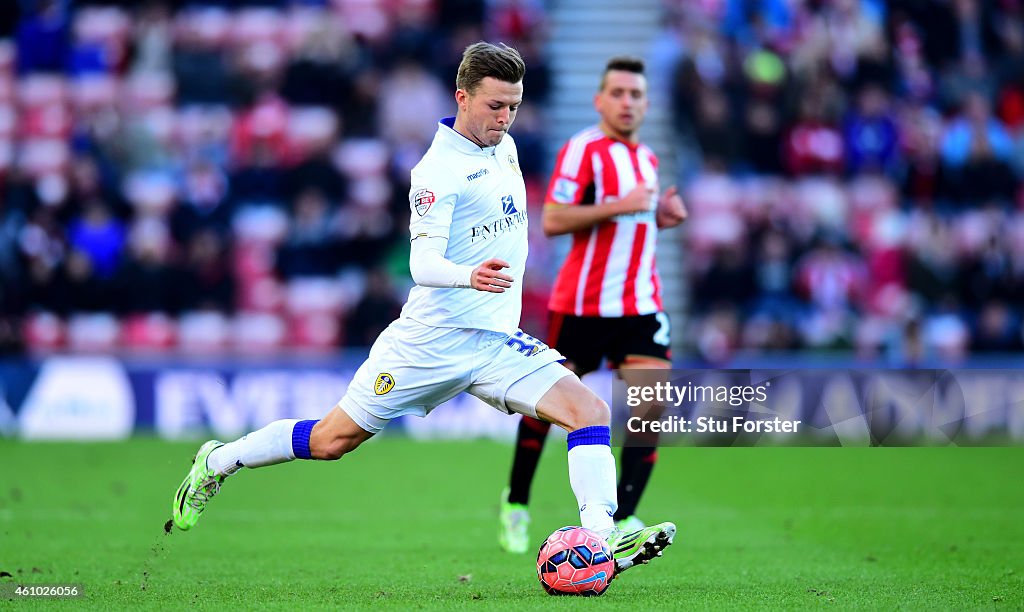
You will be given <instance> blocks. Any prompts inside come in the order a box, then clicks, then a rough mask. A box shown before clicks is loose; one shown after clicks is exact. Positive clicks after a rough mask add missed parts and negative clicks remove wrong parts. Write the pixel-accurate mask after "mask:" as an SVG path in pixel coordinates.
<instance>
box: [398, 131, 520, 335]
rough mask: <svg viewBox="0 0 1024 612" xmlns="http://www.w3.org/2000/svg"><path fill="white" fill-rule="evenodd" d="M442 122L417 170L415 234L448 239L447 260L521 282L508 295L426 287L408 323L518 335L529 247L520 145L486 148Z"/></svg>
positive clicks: (410, 304) (415, 297) (412, 200)
mask: <svg viewBox="0 0 1024 612" xmlns="http://www.w3.org/2000/svg"><path fill="white" fill-rule="evenodd" d="M454 123H455V118H454V117H448V118H445V119H442V120H441V121H440V122H439V124H438V126H437V133H436V134H435V135H434V141H433V142H432V143H431V145H430V148H429V149H428V150H427V152H426V154H424V156H423V159H421V160H420V162H419V163H418V164H416V167H415V168H413V169H412V186H411V188H410V190H409V207H410V208H411V210H412V212H411V214H410V220H409V231H410V233H411V235H412V240H416V239H417V238H419V237H421V236H430V237H442V238H447V239H448V248H447V250H446V251H445V258H447V259H448V260H449V261H451V262H452V263H456V264H460V265H469V266H473V267H476V266H478V265H480V264H481V263H483V262H484V261H486V260H488V259H491V258H498V259H502V260H504V261H506V262H508V264H509V265H510V266H511V267H510V268H506V269H505V270H503V272H505V273H506V274H508V275H510V276H512V277H513V278H514V279H515V280H514V281H513V282H512V287H511V288H510V289H506V290H505V292H504V293H488V292H484V291H476V290H475V289H469V288H457V289H450V288H436V287H421V286H419V285H417V286H415V287H413V288H412V290H411V291H410V292H409V300H408V301H407V302H406V304H405V307H404V308H402V317H403V318H409V319H412V320H414V321H418V322H420V323H422V324H424V325H431V326H434V327H458V328H465V329H486V330H491V331H496V332H501V333H506V334H511V333H513V332H515V331H516V330H517V329H518V328H519V317H520V315H521V313H522V308H523V272H524V271H525V268H526V256H527V252H528V251H529V245H528V243H527V222H528V219H527V214H526V185H525V184H524V183H523V174H522V171H521V170H520V169H519V155H518V153H517V151H516V144H515V141H514V140H513V139H512V137H511V136H509V135H507V134H506V135H505V137H504V138H502V139H501V142H500V143H498V145H497V146H494V147H485V148H480V146H479V145H477V144H476V143H474V142H473V141H471V140H469V139H468V138H466V137H465V136H463V135H462V134H459V133H458V132H456V131H455V130H454V129H453V127H452V126H453V125H454Z"/></svg>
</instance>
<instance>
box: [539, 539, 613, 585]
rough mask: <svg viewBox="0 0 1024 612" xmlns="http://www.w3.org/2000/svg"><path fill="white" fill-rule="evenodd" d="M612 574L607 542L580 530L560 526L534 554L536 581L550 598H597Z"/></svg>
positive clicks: (610, 556) (610, 554)
mask: <svg viewBox="0 0 1024 612" xmlns="http://www.w3.org/2000/svg"><path fill="white" fill-rule="evenodd" d="M614 575H615V560H614V558H613V557H612V552H611V550H610V549H609V548H608V543H607V542H605V541H604V538H602V537H601V536H599V535H597V534H596V533H594V532H593V531H591V530H589V529H585V528H583V527H562V528H561V529H559V530H557V531H555V532H554V533H552V534H551V535H549V536H548V539H546V540H544V543H543V544H541V547H540V550H539V551H538V552H537V578H539V579H540V584H541V586H542V587H544V590H545V591H547V592H548V594H549V595H584V596H587V595H600V594H602V593H604V592H605V590H607V589H608V584H609V583H610V582H611V579H612V576H614Z"/></svg>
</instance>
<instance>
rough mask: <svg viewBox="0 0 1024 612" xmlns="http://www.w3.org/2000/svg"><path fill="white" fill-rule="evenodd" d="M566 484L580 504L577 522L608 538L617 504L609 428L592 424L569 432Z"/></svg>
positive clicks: (613, 459) (612, 526)
mask: <svg viewBox="0 0 1024 612" xmlns="http://www.w3.org/2000/svg"><path fill="white" fill-rule="evenodd" d="M567 442H568V445H569V484H570V485H571V486H572V492H573V493H575V494H576V501H577V502H578V503H579V509H580V524H581V525H582V526H583V527H586V528H587V529H590V530H591V531H595V532H597V533H598V534H600V535H601V536H604V537H607V536H608V535H609V534H610V533H611V532H612V530H613V529H614V528H615V522H614V521H612V516H613V515H614V514H615V509H616V508H617V507H618V501H617V497H616V490H615V458H614V457H612V448H611V428H610V427H608V426H607V425H594V426H592V427H584V428H582V429H577V430H576V431H573V432H570V433H569V436H568V438H567Z"/></svg>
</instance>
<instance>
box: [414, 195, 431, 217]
mask: <svg viewBox="0 0 1024 612" xmlns="http://www.w3.org/2000/svg"><path fill="white" fill-rule="evenodd" d="M411 199H412V207H413V209H414V210H415V211H416V214H417V215H419V216H421V217H422V216H423V215H425V214H427V211H429V210H430V207H431V206H433V205H434V199H435V198H434V192H433V191H430V190H429V189H419V190H417V191H416V192H415V193H413V194H412V198H411Z"/></svg>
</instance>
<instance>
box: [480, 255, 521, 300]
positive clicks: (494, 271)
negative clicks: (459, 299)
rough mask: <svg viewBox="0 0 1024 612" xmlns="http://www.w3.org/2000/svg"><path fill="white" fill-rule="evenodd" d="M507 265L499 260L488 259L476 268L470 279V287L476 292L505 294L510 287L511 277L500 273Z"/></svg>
mask: <svg viewBox="0 0 1024 612" xmlns="http://www.w3.org/2000/svg"><path fill="white" fill-rule="evenodd" d="M508 267H509V265H508V264H507V263H505V262H504V261H502V260H500V259H493V258H492V259H488V260H487V261H485V262H484V263H482V264H480V265H479V266H477V267H476V268H473V275H472V276H471V277H470V278H471V280H470V286H471V287H473V288H474V289H476V290H477V291H487V292H488V293H505V289H508V288H509V287H511V286H512V277H511V276H509V275H508V274H505V273H504V272H502V270H504V269H505V268H508Z"/></svg>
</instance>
